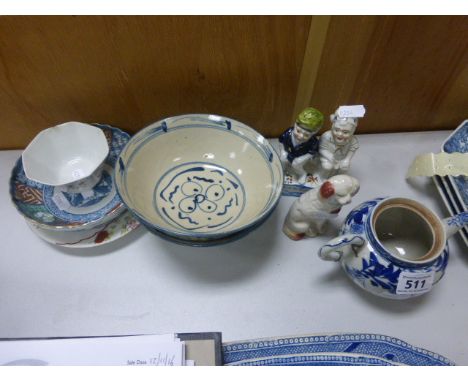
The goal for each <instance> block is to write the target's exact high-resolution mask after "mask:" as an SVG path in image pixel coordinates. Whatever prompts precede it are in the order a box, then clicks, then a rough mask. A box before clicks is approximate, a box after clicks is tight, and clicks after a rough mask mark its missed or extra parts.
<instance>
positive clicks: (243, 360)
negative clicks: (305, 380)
mask: <svg viewBox="0 0 468 382" xmlns="http://www.w3.org/2000/svg"><path fill="white" fill-rule="evenodd" d="M223 360H224V365H227V366H230V365H232V366H247V365H265V366H282V365H290V366H296V365H300V366H303V365H304V366H305V365H330V366H338V365H360V366H370V365H377V366H384V365H411V366H448V365H454V363H453V362H452V361H450V360H449V359H447V358H445V357H443V356H441V355H439V354H437V353H434V352H431V351H428V350H425V349H422V348H419V347H416V346H413V345H410V344H408V343H406V342H405V341H402V340H400V339H398V338H394V337H389V336H385V335H379V334H369V333H336V334H325V335H308V336H293V337H274V338H264V339H257V340H248V341H237V342H230V343H224V344H223Z"/></svg>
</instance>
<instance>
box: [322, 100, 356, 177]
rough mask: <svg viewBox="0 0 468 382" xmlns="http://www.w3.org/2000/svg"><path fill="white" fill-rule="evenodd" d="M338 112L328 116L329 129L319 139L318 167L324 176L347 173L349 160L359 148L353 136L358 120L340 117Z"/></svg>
mask: <svg viewBox="0 0 468 382" xmlns="http://www.w3.org/2000/svg"><path fill="white" fill-rule="evenodd" d="M339 110H340V109H338V110H337V111H336V112H335V113H334V114H332V115H331V116H330V120H331V122H332V126H331V129H330V130H329V131H327V132H325V133H324V134H322V136H321V137H320V146H319V153H320V165H321V167H322V173H323V175H324V176H332V175H335V174H339V173H345V172H347V171H348V170H349V167H350V164H351V158H352V157H353V155H354V153H355V152H356V151H357V149H358V148H359V143H358V140H357V138H356V137H355V136H354V132H355V131H356V127H357V124H358V118H357V117H342V116H340V114H339Z"/></svg>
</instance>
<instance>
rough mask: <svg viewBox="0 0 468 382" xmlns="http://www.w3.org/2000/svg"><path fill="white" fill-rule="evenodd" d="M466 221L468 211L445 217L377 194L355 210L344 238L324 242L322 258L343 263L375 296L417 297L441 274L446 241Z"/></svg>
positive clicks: (417, 204)
mask: <svg viewBox="0 0 468 382" xmlns="http://www.w3.org/2000/svg"><path fill="white" fill-rule="evenodd" d="M467 223H468V213H462V214H458V215H456V216H454V217H450V218H447V219H445V220H443V221H442V220H440V219H439V218H438V217H437V216H436V215H435V214H434V213H433V212H432V211H431V210H429V209H428V208H427V207H425V206H424V205H422V204H421V203H419V202H416V201H414V200H411V199H406V198H377V199H374V200H370V201H368V202H364V203H362V204H361V205H359V206H358V207H356V208H354V209H353V210H352V211H351V212H350V213H349V215H348V217H347V218H346V221H345V223H344V224H343V226H342V228H341V232H340V236H338V237H337V238H335V239H332V240H331V241H329V242H328V243H327V244H325V245H324V246H322V247H321V248H320V250H319V256H320V257H321V258H322V259H323V260H331V261H339V262H340V263H341V265H342V267H343V269H344V271H345V272H346V274H347V275H348V276H349V277H350V278H351V279H352V280H353V281H354V283H356V284H357V285H359V286H360V287H361V288H363V289H364V290H366V291H368V292H370V293H372V294H375V295H377V296H380V297H385V298H390V299H407V298H411V297H417V296H420V295H422V294H425V293H427V292H429V291H430V290H431V288H432V287H433V285H435V284H436V283H437V282H438V281H439V280H440V279H441V278H442V276H443V275H444V272H445V268H446V266H447V262H448V257H449V251H448V246H447V239H448V238H449V237H450V236H451V235H453V234H454V233H455V232H457V231H458V230H460V229H461V228H463V227H464V226H466V224H467Z"/></svg>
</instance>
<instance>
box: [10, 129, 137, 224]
mask: <svg viewBox="0 0 468 382" xmlns="http://www.w3.org/2000/svg"><path fill="white" fill-rule="evenodd" d="M96 126H97V127H99V129H100V130H101V131H102V132H103V134H104V136H105V139H106V144H107V145H108V147H109V148H110V151H109V155H108V156H107V158H106V161H105V162H104V164H103V166H102V167H103V171H102V174H101V177H100V179H99V180H98V182H97V184H95V185H94V187H92V188H91V189H87V190H85V191H82V190H70V189H69V188H68V186H48V185H44V184H42V183H38V182H35V181H32V180H30V179H28V178H27V177H26V174H25V172H24V170H23V165H22V160H21V158H20V159H19V160H18V161H17V163H16V165H15V167H14V168H13V170H12V174H11V178H10V196H11V199H12V201H13V204H14V205H15V207H16V208H17V210H18V211H19V212H20V213H21V214H22V215H23V216H24V218H25V219H26V220H29V221H30V222H31V223H32V224H34V225H36V226H38V227H41V228H44V229H49V230H50V229H55V230H81V229H84V228H90V227H92V226H93V225H99V224H103V223H105V222H109V221H111V220H112V219H114V218H115V217H116V216H118V215H119V214H121V213H122V212H123V211H125V206H124V205H123V203H122V201H121V200H120V197H119V196H118V194H117V191H116V187H115V184H114V181H113V177H114V166H115V163H116V161H117V157H118V156H119V154H120V152H121V151H122V149H123V147H124V146H125V144H126V143H127V142H128V141H129V139H130V135H129V134H127V133H125V132H124V131H122V130H120V129H117V128H114V127H111V126H108V125H98V124H96Z"/></svg>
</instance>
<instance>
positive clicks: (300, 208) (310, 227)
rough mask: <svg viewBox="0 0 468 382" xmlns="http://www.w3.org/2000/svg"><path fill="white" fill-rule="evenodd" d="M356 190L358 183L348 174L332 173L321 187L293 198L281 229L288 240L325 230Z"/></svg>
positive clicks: (357, 189) (312, 235)
mask: <svg viewBox="0 0 468 382" xmlns="http://www.w3.org/2000/svg"><path fill="white" fill-rule="evenodd" d="M358 191H359V182H358V180H357V179H355V178H353V177H351V176H349V175H335V176H332V177H331V178H329V179H327V180H326V181H325V182H324V183H323V184H322V185H321V186H320V188H314V189H312V190H310V191H307V192H306V193H304V194H302V195H301V196H300V197H299V198H298V199H296V200H295V201H294V203H293V204H292V206H291V208H290V209H289V212H288V214H287V216H286V218H285V220H284V224H283V232H284V233H285V234H286V236H288V237H289V238H290V239H291V240H301V239H303V238H304V237H305V236H307V237H315V236H317V235H320V234H322V233H323V232H324V228H325V224H326V222H327V220H328V219H333V218H335V217H336V216H338V213H339V212H340V209H341V207H342V206H343V205H345V204H349V203H350V202H351V200H352V197H353V196H354V195H356V194H357V192H358Z"/></svg>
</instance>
